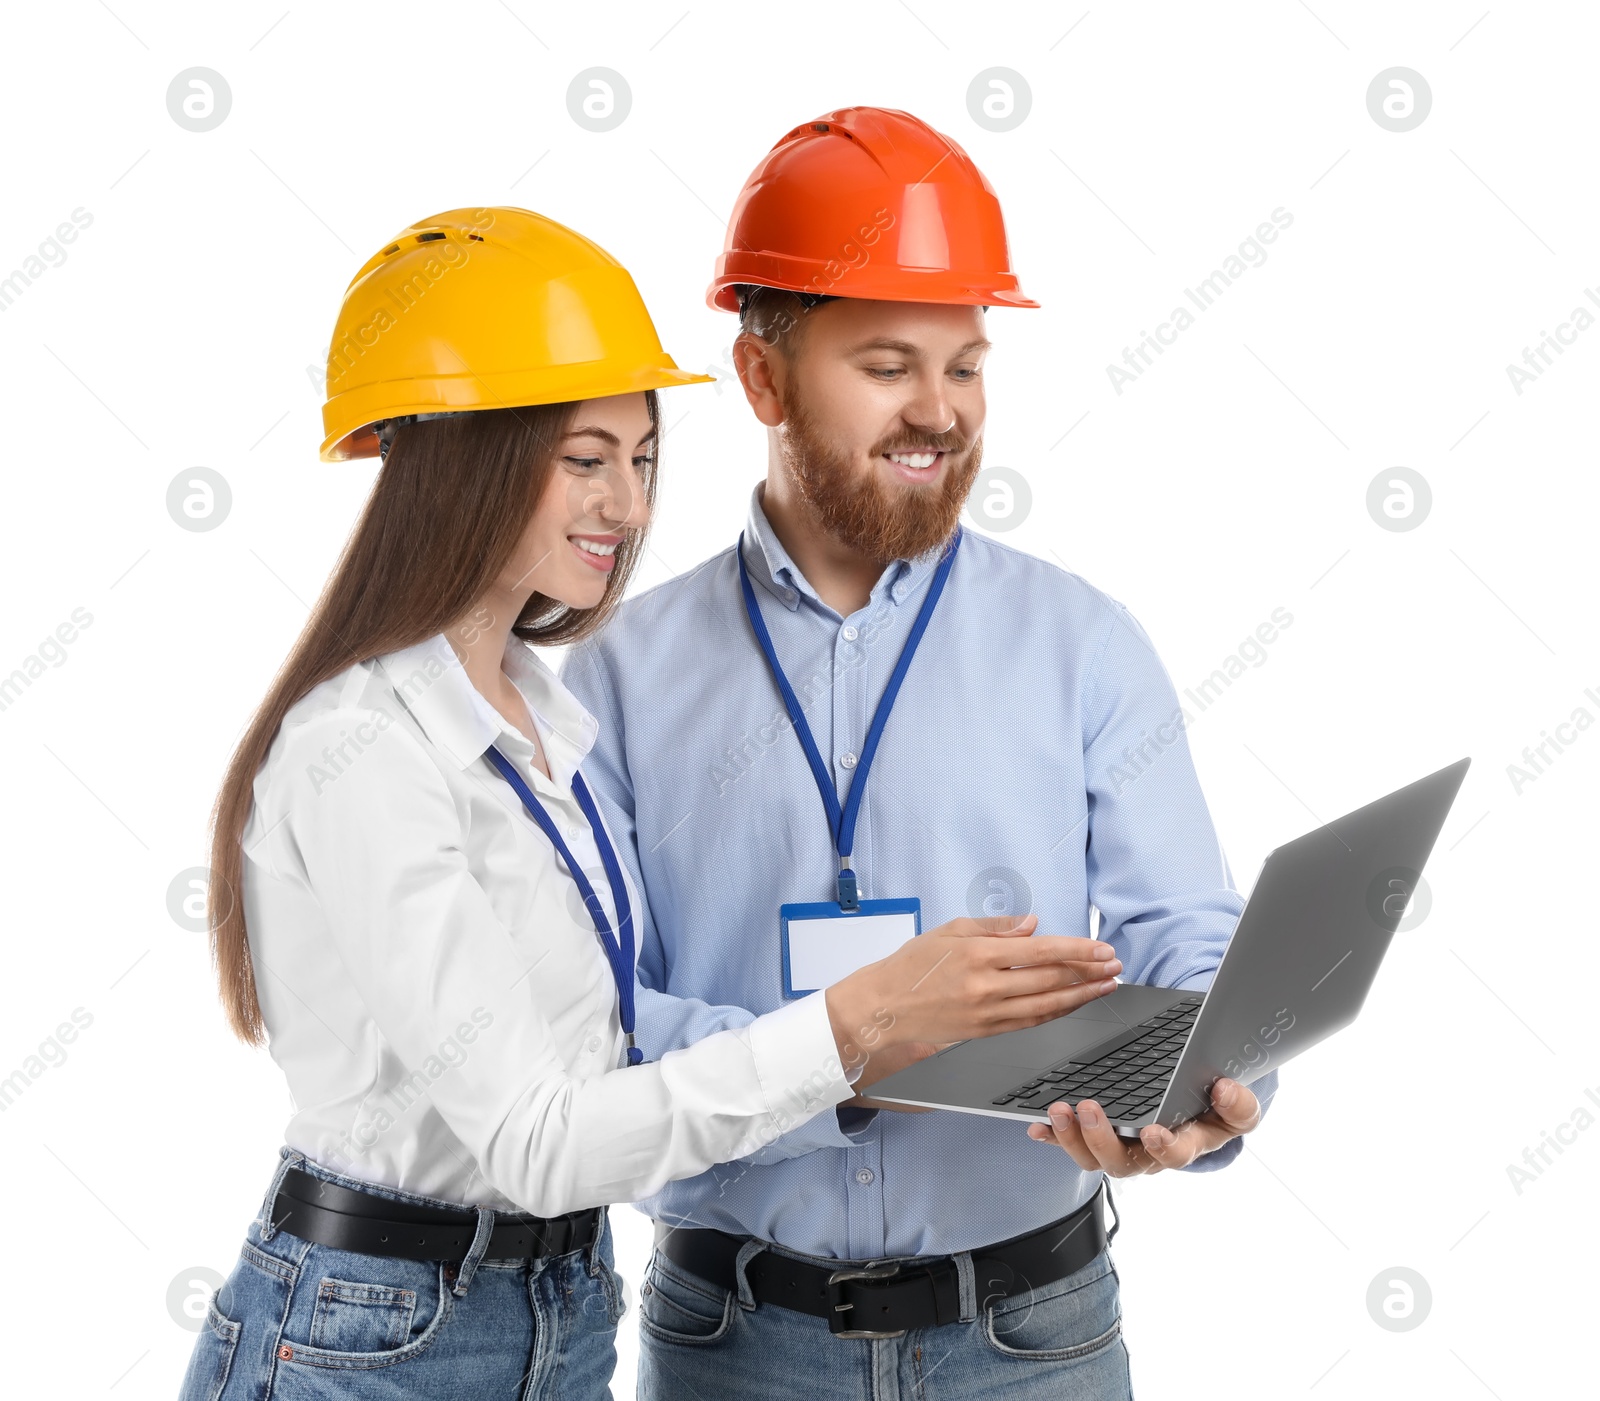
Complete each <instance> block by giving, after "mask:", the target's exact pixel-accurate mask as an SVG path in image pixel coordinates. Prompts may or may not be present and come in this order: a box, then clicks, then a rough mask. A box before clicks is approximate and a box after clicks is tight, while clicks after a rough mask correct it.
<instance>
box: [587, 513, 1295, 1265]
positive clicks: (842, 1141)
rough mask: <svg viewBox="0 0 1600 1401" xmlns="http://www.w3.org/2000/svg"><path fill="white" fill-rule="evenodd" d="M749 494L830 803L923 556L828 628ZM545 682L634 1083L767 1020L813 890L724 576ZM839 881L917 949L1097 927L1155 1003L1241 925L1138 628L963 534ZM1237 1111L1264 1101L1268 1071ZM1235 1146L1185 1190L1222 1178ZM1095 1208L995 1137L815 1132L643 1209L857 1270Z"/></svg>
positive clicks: (689, 578) (780, 757) (869, 1124)
mask: <svg viewBox="0 0 1600 1401" xmlns="http://www.w3.org/2000/svg"><path fill="white" fill-rule="evenodd" d="M760 496H761V488H760V487H759V486H758V487H757V488H756V491H755V494H754V496H753V498H752V501H751V507H750V516H749V524H748V526H747V527H746V530H745V562H746V565H747V567H748V569H749V571H750V577H751V581H752V583H753V584H754V586H755V591H756V598H757V600H758V601H759V603H760V605H761V609H762V614H763V616H764V618H765V620H766V623H767V627H768V629H769V631H770V632H771V635H772V641H773V646H774V647H775V649H776V651H777V654H778V657H779V659H780V661H782V663H783V666H784V669H785V671H786V672H787V673H788V676H789V680H790V682H791V684H792V685H793V686H794V688H795V690H796V692H797V693H798V694H799V696H800V699H801V703H802V704H803V705H804V706H805V709H806V717H807V720H808V721H809V723H810V725H811V729H812V731H813V733H814V734H815V736H816V741H817V746H818V748H819V749H820V750H821V752H822V755H823V757H824V759H825V760H827V761H828V762H829V763H830V766H831V768H832V770H833V774H834V777H835V779H836V781H837V792H838V796H839V799H840V801H841V802H843V800H844V798H845V796H846V795H847V794H848V792H849V788H850V783H851V780H852V778H853V776H854V773H855V768H854V764H855V756H856V754H857V753H858V752H859V750H860V748H861V745H862V742H863V740H864V739H865V737H866V733H867V729H868V726H869V725H870V723H871V721H872V716H873V712H874V710H875V709H876V707H877V703H878V698H879V696H880V695H881V694H882V692H883V688H884V685H885V683H886V682H887V680H888V677H889V674H890V672H891V671H892V670H893V669H894V664H895V662H896V660H897V659H898V658H899V655H900V650H901V647H902V645H903V643H904V641H905V638H906V635H907V633H908V632H909V630H910V628H911V625H912V623H913V622H914V621H915V619H916V615H917V612H918V609H919V608H920V607H921V604H922V601H923V599H924V597H925V596H926V593H927V589H928V585H929V582H930V580H931V578H932V573H933V566H934V565H935V564H936V562H937V555H938V551H933V552H931V553H930V554H928V555H925V556H922V557H919V558H917V559H914V560H898V561H895V562H894V563H892V564H891V565H889V566H888V567H887V568H886V569H885V570H884V571H883V574H882V576H881V577H880V578H879V580H878V582H877V584H876V585H875V586H874V588H873V590H872V595H871V598H870V600H869V601H868V603H867V605H866V606H865V607H864V608H862V609H860V610H859V611H858V612H855V613H852V614H851V615H850V616H849V617H847V618H845V617H841V616H840V615H839V614H838V613H836V612H834V610H833V609H832V608H830V607H829V606H828V605H827V604H825V603H823V602H822V600H821V599H820V598H819V597H818V596H817V594H816V592H815V590H814V589H813V588H812V587H811V585H810V584H809V583H807V582H806V580H805V578H804V577H803V576H802V574H801V573H800V570H799V569H798V567H796V565H795V563H794V561H793V560H791V559H790V558H789V555H788V554H787V553H786V552H785V550H784V548H783V546H782V545H781V544H780V543H779V541H778V538H777V536H776V535H775V534H774V533H773V530H772V527H771V526H770V525H769V524H768V522H767V519H766V517H765V515H764V514H763V513H762V510H761V504H760ZM562 679H563V680H564V681H565V682H566V684H567V685H568V686H569V687H570V688H571V690H572V691H573V692H574V693H575V694H576V695H577V697H578V699H579V700H580V701H582V702H583V704H584V705H585V706H586V707H587V708H588V709H589V710H590V711H591V712H592V713H593V714H594V715H595V716H596V718H597V719H598V720H599V724H600V734H599V739H598V741H597V742H596V744H595V746H594V748H593V750H592V751H591V752H590V754H589V757H588V758H587V759H586V760H585V762H584V765H583V771H584V774H585V777H586V778H587V779H588V780H589V782H590V785H591V787H592V788H593V790H594V792H595V795H596V798H597V799H598V801H599V802H600V804H601V806H602V808H603V810H604V813H605V817H606V821H607V823H608V825H609V826H610V828H611V830H612V832H613V833H614V835H615V837H616V839H617V841H618V843H619V847H620V852H619V854H620V856H621V858H622V860H623V861H625V862H626V863H627V865H628V867H629V873H630V875H631V876H632V878H633V880H634V882H635V883H636V885H637V886H638V887H639V890H640V891H641V893H642V900H643V903H644V905H645V908H644V909H642V910H640V911H639V912H638V914H637V916H636V918H637V919H638V926H639V937H640V952H639V964H638V968H639V981H640V989H639V993H638V1009H637V1015H638V1025H637V1037H638V1042H639V1045H640V1046H641V1047H642V1048H643V1049H644V1053H645V1055H646V1057H647V1058H649V1059H652V1060H654V1059H656V1058H658V1057H660V1056H662V1055H663V1054H665V1053H666V1052H667V1051H669V1050H672V1049H673V1048H675V1047H679V1046H687V1045H690V1044H692V1043H693V1042H695V1041H698V1040H699V1039H700V1038H701V1037H704V1036H707V1035H710V1034H711V1033H712V1032H714V1031H719V1030H722V1029H723V1028H726V1027H731V1026H740V1025H743V1024H744V1023H746V1022H748V1021H750V1020H751V1019H752V1018H753V1017H754V1016H755V1015H757V1014H759V1013H763V1012H767V1011H770V1010H772V1009H773V1008H776V1007H778V1006H780V1005H782V1003H783V1001H784V994H783V976H782V965H781V954H780V948H779V937H778V907H779V906H780V905H782V904H784V903H787V902H790V901H812V900H828V899H832V898H834V896H835V891H834V882H835V877H836V874H837V870H838V863H837V860H836V858H835V856H834V851H833V845H832V841H831V839H830V835H829V830H828V821H827V817H826V815H825V813H824V810H823V806H822V800H821V797H820V795H819V794H818V792H817V788H816V781H815V779H814V778H813V776H812V772H811V769H810V767H809V765H808V764H807V762H806V758H805V754H804V751H803V750H802V748H801V745H800V742H799V740H798V739H797V738H796V736H795V735H794V733H793V732H792V726H791V725H790V722H789V719H788V716H787V714H786V712H785V710H784V706H783V701H782V698H781V697H780V695H779V693H778V689H777V686H776V685H775V684H774V682H773V679H772V675H771V673H770V672H769V670H768V669H767V664H766V661H765V659H764V658H763V656H762V654H761V650H760V647H759V646H758V645H757V643H756V640H755V636H754V634H753V633H752V631H751V628H750V623H749V620H748V619H747V617H746V616H745V612H744V605H743V601H742V598H741V595H740V588H739V568H738V562H737V560H736V559H735V555H734V549H733V548H732V547H730V548H729V549H727V550H724V551H723V552H722V553H721V554H718V555H716V556H714V557H713V558H711V559H709V560H707V561H706V562H705V563H704V564H702V565H700V566H699V567H698V568H697V569H694V570H692V571H690V572H689V573H687V574H684V575H682V576H680V577H679V578H676V579H673V580H671V581H670V582H668V583H665V584H662V585H660V586H659V587H657V588H654V589H652V590H650V591H649V592H647V593H645V594H642V595H641V596H639V597H638V598H635V599H632V600H630V601H628V602H627V603H625V604H624V605H623V606H622V608H621V609H620V610H619V611H618V614H617V616H616V617H615V618H614V619H613V620H612V622H611V623H610V624H609V626H608V627H607V628H606V629H605V631H604V632H603V633H602V634H601V635H600V636H599V637H598V638H597V639H592V640H590V641H588V642H585V643H581V644H579V645H577V646H576V647H574V648H573V649H572V650H571V652H570V653H569V654H568V657H567V661H566V665H565V666H564V668H563V671H562ZM854 865H855V869H856V871H857V874H858V876H859V878H860V881H861V896H862V898H863V899H867V898H873V899H879V898H886V897H894V896H908V895H915V896H919V897H920V898H921V900H922V920H923V928H924V929H931V928H933V927H934V926H936V925H939V924H942V923H944V922H945V921H946V920H949V919H953V918H955V917H957V916H960V915H967V914H973V913H995V914H1005V913H1026V912H1027V911H1028V910H1029V909H1031V910H1033V911H1034V912H1035V913H1037V914H1038V916H1039V930H1040V931H1041V932H1043V933H1048V934H1075V935H1080V936H1085V937H1087V936H1088V935H1089V933H1090V929H1091V924H1090V907H1091V906H1093V907H1095V908H1096V909H1098V910H1099V911H1100V930H1099V937H1100V938H1102V939H1105V940H1107V941H1109V942H1110V944H1111V946H1112V947H1113V948H1114V949H1115V950H1116V951H1117V956H1118V957H1119V958H1121V960H1122V963H1123V972H1122V974H1121V975H1120V976H1121V978H1122V980H1123V981H1125V982H1138V983H1149V984H1154V985H1157V986H1162V987H1174V988H1187V989H1196V990H1197V989H1203V988H1205V987H1207V986H1209V985H1210V982H1211V978H1212V976H1213V975H1214V973H1215V972H1216V969H1217V966H1218V964H1219V963H1220V961H1221V958H1222V951H1223V948H1224V946H1225V945H1226V944H1227V941H1228V936H1229V934H1230V933H1231V932H1232V930H1233V926H1234V924H1235V922H1236V921H1237V919H1238V917H1239V912H1240V910H1241V909H1242V908H1243V904H1244V902H1243V899H1242V897H1241V896H1240V895H1239V893H1238V892H1237V891H1236V890H1235V889H1234V884H1233V878H1232V876H1231V874H1230V872H1229V869H1228V862H1227V859H1226V857H1225V856H1224V855H1223V851H1222V848H1221V846H1220V844H1219V843H1218V840H1217V835H1216V832H1215V830H1214V828H1213V826H1212V823H1211V816H1210V813H1209V812H1208V811H1207V808H1206V804H1205V799H1204V798H1203V797H1202V795H1201V792H1200V785H1199V782H1198V780H1197V778H1196V776H1195V771H1194V766H1193V763H1192V762H1191V760H1190V756H1189V750H1188V743H1187V740H1186V738H1185V735H1184V732H1183V728H1182V712H1181V710H1180V708H1179V703H1178V699H1177V695H1176V693H1175V692H1174V689H1173V686H1172V682H1171V680H1170V679H1169V677H1168V676H1167V673H1166V670H1165V668H1163V666H1162V664H1161V661H1160V659H1159V658H1158V657H1157V656H1156V653H1155V649H1154V647H1153V646H1152V645H1151V643H1150V639H1149V638H1148V637H1147V636H1146V635H1145V632H1144V630H1143V629H1142V628H1141V627H1140V626H1139V624H1138V623H1137V622H1136V621H1135V620H1134V619H1133V617H1132V616H1131V615H1130V614H1129V613H1128V611H1127V610H1126V609H1125V608H1123V607H1122V605H1121V604H1120V603H1118V602H1116V601H1115V600H1114V599H1112V598H1110V597H1108V596H1107V595H1106V594H1104V593H1102V592H1100V590H1098V589H1096V588H1094V587H1093V586H1092V585H1090V584H1088V583H1086V582H1085V581H1084V580H1083V579H1081V578H1079V577H1078V576H1077V575H1075V574H1071V573H1068V572H1066V571H1064V570H1061V569H1057V568H1056V567H1054V566H1053V565H1050V564H1046V563H1045V562H1044V561H1042V560H1039V559H1035V558H1034V557H1033V556H1031V555H1026V554H1023V553H1020V552H1019V551H1017V550H1014V549H1010V548H1008V547H1007V546H1005V545H1002V544H1000V543H999V542H997V541H995V540H992V539H989V538H987V537H985V536H982V535H979V534H977V533H976V532H973V531H970V530H969V531H967V532H966V533H965V534H964V536H963V539H962V542H961V548H960V551H959V553H958V555H957V557H956V561H955V566H954V568H953V569H952V570H951V573H950V577H949V581H948V583H947V585H946V587H945V591H944V594H943V597H942V598H941V599H940V601H939V604H938V607H937V609H936V610H935V612H934V615H933V618H932V620H931V622H930V624H929V627H928V630H927V633H926V635H925V636H924V638H923V640H922V645H921V647H920V648H919V650H918V651H917V654H916V658H915V660H914V661H913V663H912V665H911V668H910V671H909V672H908V674H907V676H906V680H905V685H904V687H903V688H902V690H901V692H900V697H899V700H898V702H897V703H896V705H895V707H894V712H893V715H892V717H891V718H890V720H889V722H888V726H887V728H886V730H885V731H884V734H883V738H882V740H881V742H880V744H879V748H878V752H877V757H876V759H875V760H874V762H873V765H872V770H871V776H870V781H869V784H868V787H867V791H866V795H865V800H864V801H863V803H862V806H861V815H860V820H859V823H858V826H857V831H856V842H855V854H854ZM815 995H817V994H813V996H815ZM1253 1089H1254V1090H1255V1092H1256V1094H1257V1095H1258V1096H1260V1098H1261V1099H1262V1100H1263V1102H1265V1101H1266V1100H1267V1099H1268V1098H1269V1097H1270V1096H1271V1094H1272V1093H1273V1092H1274V1090H1275V1089H1276V1074H1275V1073H1273V1074H1269V1075H1267V1076H1264V1077H1263V1078H1262V1079H1261V1080H1259V1081H1257V1082H1256V1083H1255V1085H1254V1086H1253ZM1241 1142H1242V1140H1240V1139H1234V1140H1232V1141H1231V1142H1229V1143H1228V1144H1227V1145H1225V1146H1224V1147H1223V1148H1221V1149H1219V1150H1218V1151H1216V1152H1215V1153H1211V1154H1208V1155H1206V1156H1205V1157H1202V1158H1200V1159H1198V1160H1197V1161H1196V1163H1195V1164H1193V1165H1192V1167H1191V1170H1194V1169H1200V1170H1210V1169H1212V1168H1216V1167H1221V1166H1223V1165H1225V1164H1226V1163H1227V1162H1229V1161H1231V1160H1232V1159H1233V1157H1234V1156H1235V1155H1236V1154H1237V1153H1238V1151H1239V1148H1240V1145H1241ZM1099 1182H1100V1174H1099V1173H1097V1172H1096V1173H1085V1172H1083V1171H1082V1170H1081V1169H1080V1168H1079V1167H1078V1166H1077V1165H1076V1164H1075V1163H1074V1162H1073V1161H1072V1158H1071V1157H1070V1156H1069V1155H1068V1154H1066V1153H1064V1152H1063V1151H1062V1150H1061V1149H1059V1148H1055V1147H1051V1146H1046V1145H1043V1144H1039V1143H1035V1142H1033V1141H1032V1140H1030V1139H1029V1138H1028V1136H1027V1131H1026V1129H1025V1128H1024V1126H1023V1125H1022V1124H1020V1123H1015V1122H1007V1121H1005V1120H1002V1119H997V1118H991V1117H980V1116H976V1115H968V1114H957V1113H952V1112H946V1111H934V1112H931V1113H921V1114H915V1113H896V1112H891V1111H887V1110H885V1111H877V1112H874V1111H862V1110H859V1109H845V1108H841V1109H839V1110H836V1111H835V1110H829V1111H825V1112H824V1113H823V1114H821V1115H819V1116H817V1117H816V1118H814V1119H811V1120H809V1121H807V1122H806V1123H804V1124H802V1125H800V1126H799V1127H798V1128H796V1129H794V1130H792V1131H790V1132H789V1133H787V1134H785V1135H784V1136H783V1137H781V1138H779V1139H777V1140H776V1141H775V1142H773V1143H771V1144H769V1145H768V1146H767V1147H765V1148H763V1149H761V1150H760V1151H758V1152H756V1153H755V1154H753V1155H751V1156H750V1157H748V1158H744V1159H741V1160H740V1161H738V1162H735V1163H729V1164H725V1165H721V1166H718V1167H715V1168H712V1169H711V1170H710V1171H709V1172H705V1173H702V1174H701V1175H699V1176H698V1177H691V1178H686V1179H684V1180H681V1181H678V1182H674V1183H671V1184H669V1185H668V1186H667V1187H666V1188H665V1189H664V1190H663V1191H661V1192H659V1193H657V1194H656V1195H655V1196H654V1197H651V1198H649V1199H648V1200H647V1201H645V1202H642V1203H640V1207H641V1209H642V1210H644V1211H647V1212H648V1213H649V1214H650V1215H651V1216H653V1217H655V1218H656V1219H657V1220H662V1221H668V1222H673V1223H680V1224H688V1225H700V1226H713V1227H716V1228H717V1229H719V1230H723V1231H729V1232H733V1233H736V1234H740V1235H753V1236H758V1237H760V1238H762V1239H764V1240H768V1241H775V1242H777V1243H779V1244H781V1245H783V1246H786V1247H788V1248H789V1249H792V1250H796V1251H801V1252H804V1253H806V1254H811V1255H819V1256H827V1257H832V1258H844V1259H854V1260H862V1259H872V1258H877V1257H883V1256H896V1255H933V1254H944V1253H948V1252H953V1251H959V1250H969V1249H973V1248H976V1247H978V1246H982V1245H988V1244H991V1243H993V1242H995V1241H999V1240H1004V1239H1006V1238H1008V1237H1011V1236H1016V1235H1020V1234H1022V1233H1024V1232H1026V1231H1029V1230H1032V1229H1034V1228H1036V1227H1039V1226H1042V1225H1044V1224H1045V1223H1047V1222H1049V1221H1052V1220H1055V1219H1057V1218H1059V1217H1061V1216H1064V1215H1066V1214H1067V1213H1068V1212H1070V1211H1072V1210H1074V1209H1075V1208H1076V1207H1078V1206H1080V1205H1082V1204H1083V1203H1084V1202H1086V1201H1087V1200H1088V1199H1089V1198H1090V1197H1091V1196H1092V1195H1093V1194H1094V1192H1095V1191H1096V1189H1097V1188H1098V1187H1099Z"/></svg>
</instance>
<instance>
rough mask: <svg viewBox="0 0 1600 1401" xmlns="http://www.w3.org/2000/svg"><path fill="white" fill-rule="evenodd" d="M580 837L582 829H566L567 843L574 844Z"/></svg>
mask: <svg viewBox="0 0 1600 1401" xmlns="http://www.w3.org/2000/svg"><path fill="white" fill-rule="evenodd" d="M582 835H583V828H582V827H568V828H567V839H568V840H569V841H574V842H575V841H577V840H578V838H579V837H581V836H582Z"/></svg>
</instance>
